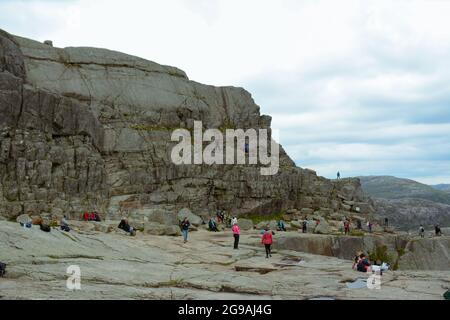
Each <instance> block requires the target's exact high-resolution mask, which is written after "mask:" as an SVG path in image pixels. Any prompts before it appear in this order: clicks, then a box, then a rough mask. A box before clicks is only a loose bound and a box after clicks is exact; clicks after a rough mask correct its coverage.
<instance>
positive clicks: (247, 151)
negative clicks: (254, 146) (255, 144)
mask: <svg viewBox="0 0 450 320" xmlns="http://www.w3.org/2000/svg"><path fill="white" fill-rule="evenodd" d="M249 152H250V145H249V144H248V143H247V142H246V143H245V153H249Z"/></svg>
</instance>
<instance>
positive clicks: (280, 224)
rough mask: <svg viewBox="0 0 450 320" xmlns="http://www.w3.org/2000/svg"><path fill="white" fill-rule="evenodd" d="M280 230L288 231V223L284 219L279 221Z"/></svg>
mask: <svg viewBox="0 0 450 320" xmlns="http://www.w3.org/2000/svg"><path fill="white" fill-rule="evenodd" d="M277 228H278V231H286V225H285V224H284V221H283V220H280V221H278V226H277Z"/></svg>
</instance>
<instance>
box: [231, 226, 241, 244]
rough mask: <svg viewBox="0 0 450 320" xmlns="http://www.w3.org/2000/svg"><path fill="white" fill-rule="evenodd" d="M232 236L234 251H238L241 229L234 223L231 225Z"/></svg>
mask: <svg viewBox="0 0 450 320" xmlns="http://www.w3.org/2000/svg"><path fill="white" fill-rule="evenodd" d="M232 230H233V236H234V249H235V250H238V249H239V237H240V235H241V229H239V226H238V224H237V223H235V224H234V225H233V228H232Z"/></svg>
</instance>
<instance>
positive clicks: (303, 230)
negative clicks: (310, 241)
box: [302, 219, 308, 233]
mask: <svg viewBox="0 0 450 320" xmlns="http://www.w3.org/2000/svg"><path fill="white" fill-rule="evenodd" d="M302 232H303V233H307V232H308V221H307V220H306V219H305V220H303V223H302Z"/></svg>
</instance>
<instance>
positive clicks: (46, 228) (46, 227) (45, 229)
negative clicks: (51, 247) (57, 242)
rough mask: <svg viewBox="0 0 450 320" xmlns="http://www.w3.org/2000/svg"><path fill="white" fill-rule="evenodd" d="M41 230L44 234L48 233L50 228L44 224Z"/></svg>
mask: <svg viewBox="0 0 450 320" xmlns="http://www.w3.org/2000/svg"><path fill="white" fill-rule="evenodd" d="M41 230H42V231H44V232H50V231H51V228H50V226H48V225H46V224H41Z"/></svg>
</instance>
